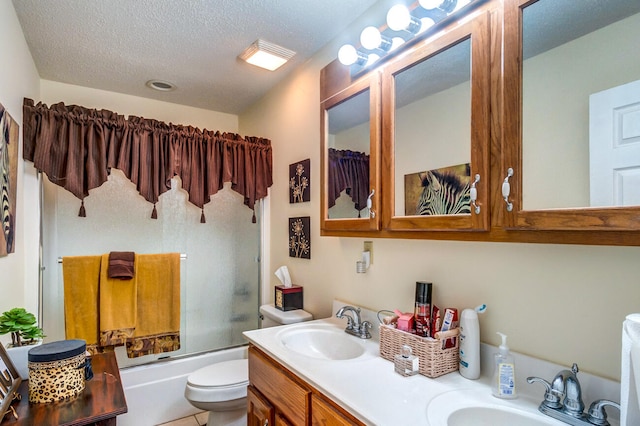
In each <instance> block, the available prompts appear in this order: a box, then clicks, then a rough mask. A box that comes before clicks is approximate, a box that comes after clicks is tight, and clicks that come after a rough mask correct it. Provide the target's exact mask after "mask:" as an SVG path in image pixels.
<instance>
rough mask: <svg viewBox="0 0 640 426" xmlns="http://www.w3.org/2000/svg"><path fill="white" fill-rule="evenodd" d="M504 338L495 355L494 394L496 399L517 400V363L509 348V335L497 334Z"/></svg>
mask: <svg viewBox="0 0 640 426" xmlns="http://www.w3.org/2000/svg"><path fill="white" fill-rule="evenodd" d="M497 334H499V335H500V336H501V337H502V344H501V345H500V347H499V348H498V349H499V350H498V352H497V353H496V354H495V355H494V359H495V362H494V367H495V371H494V373H493V384H492V393H493V396H495V397H496V398H503V399H513V398H516V397H517V395H516V376H515V370H516V362H515V359H514V357H513V354H512V353H511V352H509V347H508V346H507V335H506V334H503V333H500V332H497Z"/></svg>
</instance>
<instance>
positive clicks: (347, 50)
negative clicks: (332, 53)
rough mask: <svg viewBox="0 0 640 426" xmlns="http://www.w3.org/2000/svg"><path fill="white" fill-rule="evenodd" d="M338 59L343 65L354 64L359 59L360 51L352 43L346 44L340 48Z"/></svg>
mask: <svg viewBox="0 0 640 426" xmlns="http://www.w3.org/2000/svg"><path fill="white" fill-rule="evenodd" d="M338 60H339V61H340V63H341V64H343V65H353V64H355V63H356V62H357V61H358V52H357V51H356V48H355V47H353V46H352V45H350V44H345V45H344V46H342V47H341V48H340V50H338Z"/></svg>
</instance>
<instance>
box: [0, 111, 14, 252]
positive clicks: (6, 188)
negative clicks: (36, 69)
mask: <svg viewBox="0 0 640 426" xmlns="http://www.w3.org/2000/svg"><path fill="white" fill-rule="evenodd" d="M16 126H17V125H16V124H15V121H13V119H12V118H11V116H9V114H8V113H7V112H6V110H5V109H4V107H3V106H2V105H0V230H1V232H0V236H1V237H0V255H6V254H8V253H13V251H14V234H15V223H14V220H15V219H14V214H15V200H16V188H15V185H16V183H15V180H16V178H17V176H16V174H17V171H16V170H15V168H17V164H16V161H17V159H16V157H17V149H18V146H17V144H18V140H17V136H18V134H17V127H16ZM14 139H15V140H14Z"/></svg>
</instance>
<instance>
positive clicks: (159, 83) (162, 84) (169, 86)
mask: <svg viewBox="0 0 640 426" xmlns="http://www.w3.org/2000/svg"><path fill="white" fill-rule="evenodd" d="M146 84H147V87H149V88H151V89H154V90H159V91H160V92H170V91H172V90H174V89H175V88H176V86H175V84H173V83H169V82H168V81H163V80H149V81H147V83H146Z"/></svg>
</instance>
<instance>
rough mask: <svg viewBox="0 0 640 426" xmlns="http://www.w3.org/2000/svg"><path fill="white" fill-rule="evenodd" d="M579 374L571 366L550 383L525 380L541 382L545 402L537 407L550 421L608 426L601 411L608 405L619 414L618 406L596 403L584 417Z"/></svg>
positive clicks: (606, 401)
mask: <svg viewBox="0 0 640 426" xmlns="http://www.w3.org/2000/svg"><path fill="white" fill-rule="evenodd" d="M578 371H579V370H578V364H573V367H571V370H562V371H560V372H559V373H558V374H556V377H554V379H553V381H552V382H551V383H549V382H547V381H546V380H544V379H541V378H540V377H528V378H527V382H528V383H534V382H540V383H542V384H543V385H544V386H545V388H546V391H545V394H544V401H542V402H541V403H540V406H539V407H538V409H539V410H540V412H542V413H543V414H546V415H547V416H549V417H553V418H554V419H557V420H560V421H562V422H565V423H569V424H570V425H574V426H582V425H598V426H607V425H609V422H608V421H607V413H606V411H605V410H604V407H605V406H607V405H609V406H612V407H616V408H618V410H619V409H620V405H619V404H617V403H615V402H613V401H608V400H606V399H599V400H597V401H594V402H593V403H592V404H591V406H590V407H589V411H588V413H586V414H585V412H584V402H583V401H582V388H581V387H580V381H579V380H578V375H577V374H578Z"/></svg>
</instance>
